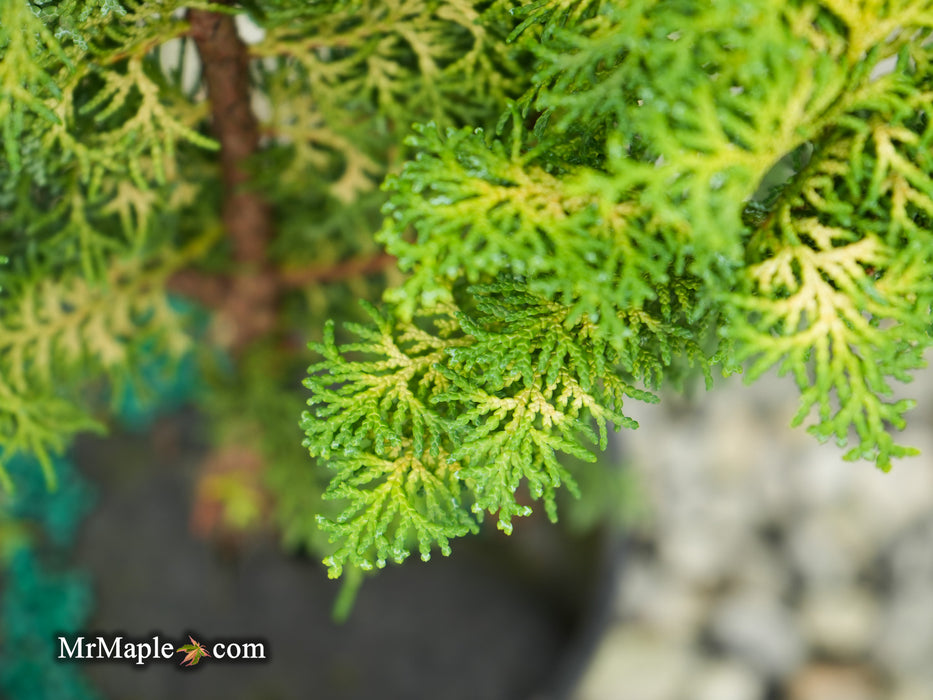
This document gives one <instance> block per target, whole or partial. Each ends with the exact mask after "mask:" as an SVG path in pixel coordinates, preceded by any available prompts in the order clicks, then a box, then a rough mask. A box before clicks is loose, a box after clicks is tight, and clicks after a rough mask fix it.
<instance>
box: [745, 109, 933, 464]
mask: <svg viewBox="0 0 933 700" xmlns="http://www.w3.org/2000/svg"><path fill="white" fill-rule="evenodd" d="M911 125H912V127H913V128H911ZM930 135H931V132H930V127H929V125H928V124H926V120H925V119H919V120H918V119H917V118H916V116H915V115H913V114H908V115H906V119H905V121H904V122H903V123H897V121H896V119H895V117H894V115H888V116H887V118H886V119H881V118H878V119H875V120H869V121H868V122H866V123H865V126H864V127H861V128H859V130H858V131H857V132H856V133H848V134H846V133H843V134H840V135H839V136H838V138H837V140H835V141H833V142H830V143H828V144H826V145H825V147H824V148H823V149H822V150H818V151H817V152H815V153H814V155H813V160H812V161H811V163H810V164H809V165H808V166H807V167H806V168H805V169H804V170H803V171H802V172H801V174H800V175H799V182H796V183H792V184H791V185H790V186H789V187H790V188H791V193H789V194H788V196H786V197H785V198H784V199H783V200H781V201H780V203H779V205H778V206H777V207H776V208H775V210H774V211H773V212H772V214H771V216H770V218H769V219H768V220H767V221H766V223H765V226H764V228H763V229H762V230H760V231H759V232H758V235H757V238H756V239H755V240H756V244H757V249H758V250H759V251H760V252H759V253H758V254H759V255H761V256H762V257H761V259H760V260H759V261H758V262H756V264H754V265H753V266H751V267H750V268H749V269H748V272H747V277H746V284H745V287H744V289H743V291H742V294H741V295H739V296H737V297H736V303H737V306H738V308H739V309H741V312H742V313H743V314H748V316H747V317H746V318H741V319H736V321H735V322H734V323H733V324H732V325H731V331H730V332H731V333H732V335H733V337H734V338H736V339H737V340H738V341H740V348H741V350H740V354H741V355H742V356H744V357H752V358H754V362H753V364H752V367H751V371H750V375H749V378H754V377H755V376H757V375H759V374H760V373H761V372H762V371H764V370H765V369H766V368H767V367H770V366H772V365H774V364H778V366H779V367H780V369H781V371H782V372H787V371H792V372H793V373H794V375H795V377H796V380H797V384H798V385H799V387H800V390H801V392H802V400H801V406H800V410H799V412H798V414H797V416H796V418H795V423H800V422H802V421H803V420H804V419H805V418H806V417H807V415H808V414H809V413H810V410H811V408H813V407H816V408H817V409H818V411H817V413H818V422H817V423H816V424H815V425H814V426H812V427H811V428H810V430H811V432H813V433H814V434H815V435H816V436H817V437H819V438H821V439H826V438H829V437H831V436H835V438H836V439H837V441H839V442H840V443H841V444H846V443H847V442H848V440H849V438H850V436H849V431H850V428H854V430H855V433H856V435H857V439H858V443H857V445H855V446H854V447H852V448H851V449H850V450H849V452H848V453H847V454H846V458H847V459H856V458H860V457H862V458H866V459H871V460H874V461H875V462H876V464H877V465H878V466H879V467H880V468H882V469H887V468H888V467H889V466H890V462H891V459H892V458H894V457H899V456H903V455H907V454H914V453H915V450H913V449H912V448H908V447H904V446H901V445H898V444H896V443H895V442H894V438H893V437H892V435H891V434H890V431H891V429H895V428H896V429H899V428H902V427H903V426H904V418H903V415H904V413H905V412H906V411H907V410H908V409H909V408H910V407H911V406H912V405H913V402H912V401H908V400H898V401H892V400H890V399H888V398H887V397H889V396H890V395H891V393H892V390H891V386H890V380H891V379H896V380H898V381H902V382H906V381H909V380H910V371H911V370H914V369H917V368H919V367H922V366H923V365H924V361H923V357H922V355H923V351H924V349H925V348H927V347H928V346H929V345H930V344H931V340H930V335H929V332H928V330H929V326H930V315H931V304H933V281H931V280H933V257H931V255H930V244H931V233H930V231H931V229H930V222H931V215H933V178H931V176H930V174H929V173H931V172H933V159H931V157H930V155H929V149H928V148H925V147H921V146H920V144H921V143H924V142H925V141H928V139H929V137H930ZM850 162H854V163H856V164H857V166H856V167H855V168H848V167H845V165H846V164H848V163H850ZM808 368H809V369H808Z"/></svg>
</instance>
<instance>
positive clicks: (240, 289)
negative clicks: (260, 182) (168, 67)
mask: <svg viewBox="0 0 933 700" xmlns="http://www.w3.org/2000/svg"><path fill="white" fill-rule="evenodd" d="M188 21H189V23H190V25H191V29H190V32H189V33H190V36H191V38H192V39H193V40H194V42H195V45H196V46H197V48H198V52H199V54H200V55H201V61H202V63H203V74H204V83H205V85H206V87H207V94H208V98H209V99H210V102H211V117H212V122H213V124H212V126H213V130H214V134H215V136H216V137H217V140H218V141H219V142H220V163H221V169H222V172H223V181H224V189H225V194H224V204H223V213H222V219H223V223H224V227H225V228H226V231H227V235H228V236H229V237H230V240H231V242H232V244H233V251H234V256H235V258H236V260H237V262H238V263H239V266H238V273H237V274H236V275H235V276H234V277H233V278H232V279H231V280H230V282H229V288H228V289H227V295H226V299H225V302H224V307H223V312H224V313H225V316H226V317H227V321H228V322H229V323H230V324H231V325H232V327H233V328H234V332H233V338H232V341H231V342H232V345H233V348H234V350H237V349H241V348H243V347H244V346H246V345H248V344H249V343H250V342H251V341H252V340H254V339H256V338H258V337H259V336H262V335H264V334H266V333H268V332H269V331H271V330H272V329H273V328H274V327H275V321H276V305H277V299H278V284H277V283H276V280H275V277H274V273H273V271H272V270H271V268H270V267H269V263H268V259H267V257H266V248H267V246H268V243H269V241H270V240H271V238H272V234H273V221H272V211H271V209H270V207H269V205H268V204H267V203H266V202H265V201H264V200H263V198H262V197H261V196H260V195H259V194H257V193H255V192H251V191H249V189H248V188H247V187H246V185H247V181H248V179H249V175H248V173H247V171H246V169H245V167H244V164H245V161H246V160H247V159H249V158H250V156H252V155H253V154H254V153H256V151H257V149H258V147H259V123H258V121H257V120H256V116H255V115H254V114H253V111H252V107H251V104H250V85H249V52H248V51H247V49H246V46H245V45H244V44H243V42H242V40H241V39H240V37H239V35H238V34H237V30H236V25H235V23H234V21H233V17H230V16H229V15H222V14H218V13H216V12H209V11H206V10H190V11H189V12H188Z"/></svg>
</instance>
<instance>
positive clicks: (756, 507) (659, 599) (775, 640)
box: [576, 371, 933, 700]
mask: <svg viewBox="0 0 933 700" xmlns="http://www.w3.org/2000/svg"><path fill="white" fill-rule="evenodd" d="M898 394H899V395H904V396H910V397H912V398H915V399H917V400H918V406H917V408H916V409H915V410H914V411H912V412H911V413H910V414H909V416H908V427H907V429H906V430H905V431H904V432H903V433H902V434H901V435H900V436H899V437H900V439H901V441H903V442H905V443H907V444H911V445H915V446H917V447H920V448H921V450H922V452H923V454H922V455H921V456H920V457H913V458H908V459H906V460H901V461H900V462H897V463H895V465H894V468H893V470H892V471H891V472H890V473H888V474H884V473H882V472H880V471H878V470H877V469H875V468H874V466H873V465H871V464H869V463H867V462H855V463H849V462H843V461H842V454H843V450H841V449H840V448H838V447H837V446H836V445H834V444H832V443H828V444H825V445H820V444H819V443H817V441H816V440H815V439H814V438H812V437H811V436H809V435H808V434H806V433H805V432H804V430H803V429H800V428H797V429H794V428H790V427H789V423H790V420H791V417H792V416H793V415H794V413H795V412H796V405H797V390H796V388H795V387H794V385H793V383H792V381H791V380H790V378H787V377H785V378H778V377H776V376H767V377H764V378H763V379H761V380H760V381H759V382H757V383H756V384H754V385H752V386H745V385H743V384H742V383H741V380H740V378H734V379H730V380H726V381H720V382H718V385H717V387H716V388H715V389H714V390H713V391H712V392H709V393H702V391H700V392H697V393H696V395H695V396H693V398H692V399H690V400H685V399H683V398H679V397H677V396H670V397H664V399H663V400H662V403H661V404H660V405H659V406H648V405H643V404H638V403H636V402H632V403H631V404H630V405H629V406H627V407H626V408H627V409H628V412H629V413H630V414H631V415H632V416H633V417H634V418H636V419H637V420H638V421H639V423H640V424H641V427H640V428H639V429H638V430H636V431H628V432H626V433H624V434H621V435H620V436H619V440H620V443H621V450H620V451H621V453H622V454H623V455H624V460H625V463H626V465H627V466H628V468H629V469H630V470H631V472H632V473H633V476H634V478H635V479H636V480H637V488H638V489H640V493H641V499H642V500H643V501H644V503H645V504H646V505H647V508H646V510H647V513H648V515H647V516H645V517H643V518H642V519H641V520H640V521H638V522H637V523H635V524H634V525H633V527H632V538H633V544H632V546H631V547H630V548H629V551H628V554H627V559H626V561H625V564H624V570H623V574H622V577H621V580H620V582H619V586H618V591H617V596H616V604H615V611H614V621H613V624H612V625H611V627H610V629H609V631H608V632H607V634H606V636H605V638H604V640H603V643H602V646H601V647H600V649H599V651H598V653H597V654H596V655H595V656H594V658H593V660H592V663H591V665H590V668H589V670H588V672H587V674H586V676H585V678H584V680H583V683H582V684H581V686H580V689H579V691H578V693H577V697H576V700H615V699H619V700H623V699H624V700H764V699H765V698H766V697H767V698H782V699H786V700H837V699H838V700H863V699H864V700H873V699H876V698H890V699H891V700H933V435H931V432H930V431H929V426H931V425H933V371H924V372H922V373H920V374H918V376H917V378H916V380H915V381H914V382H913V383H912V384H911V385H909V386H907V387H901V388H899V389H898Z"/></svg>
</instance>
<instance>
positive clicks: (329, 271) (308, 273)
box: [279, 253, 395, 287]
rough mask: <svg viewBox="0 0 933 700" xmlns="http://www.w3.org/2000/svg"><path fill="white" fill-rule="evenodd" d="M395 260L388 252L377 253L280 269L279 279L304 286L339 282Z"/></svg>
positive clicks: (296, 285) (291, 285) (365, 273)
mask: <svg viewBox="0 0 933 700" xmlns="http://www.w3.org/2000/svg"><path fill="white" fill-rule="evenodd" d="M394 262H395V257H394V256H393V255H389V253H378V254H376V255H373V256H370V257H361V258H350V259H349V260H344V261H342V262H339V263H335V264H333V265H314V266H311V267H295V268H290V269H286V270H282V272H281V273H280V275H279V279H280V280H281V282H282V284H283V285H285V286H287V287H304V286H306V285H309V284H321V283H323V282H339V281H340V280H345V279H348V278H350V277H356V276H359V275H372V274H375V273H376V272H380V271H381V270H384V269H386V268H387V267H389V266H390V265H392V263H394Z"/></svg>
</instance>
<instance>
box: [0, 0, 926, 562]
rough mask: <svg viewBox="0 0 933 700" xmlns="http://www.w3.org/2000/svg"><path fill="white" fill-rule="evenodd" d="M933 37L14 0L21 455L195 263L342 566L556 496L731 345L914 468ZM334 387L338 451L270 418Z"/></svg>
mask: <svg viewBox="0 0 933 700" xmlns="http://www.w3.org/2000/svg"><path fill="white" fill-rule="evenodd" d="M237 15H244V16H247V17H248V18H249V19H250V20H251V21H252V23H253V24H255V25H257V26H258V27H259V28H261V30H262V32H261V37H260V38H258V39H257V40H255V41H253V42H252V43H250V44H246V43H244V42H243V41H241V40H240V39H237V38H235V37H236V34H235V32H234V31H233V30H232V26H233V25H232V24H230V22H232V18H233V17H235V16H237ZM931 34H933V2H929V1H928V0H895V1H891V2H875V1H873V0H762V1H761V2H748V1H747V0H722V1H721V2H716V3H696V2H687V1H686V0H683V1H682V0H664V1H660V0H639V1H632V2H630V1H627V0H625V1H623V0H535V1H534V2H521V1H519V0H482V1H471V0H379V1H376V0H371V1H370V0H326V1H324V2H314V3H307V2H297V1H296V2H289V1H286V0H276V1H274V2H273V1H272V0H252V1H250V2H242V3H232V2H229V3H228V2H224V3H208V2H195V3H183V2H180V1H178V2H176V1H174V0H96V1H95V2H80V3H78V2H60V3H45V2H40V1H39V0H5V1H4V2H2V3H0V124H2V134H0V136H2V142H3V149H2V157H0V254H2V255H4V256H5V260H6V262H5V264H4V265H3V266H2V267H0V283H2V285H3V287H4V290H3V294H4V296H3V299H2V305H0V324H2V328H0V396H2V397H3V400H2V401H0V447H2V450H3V455H2V456H0V459H4V460H5V459H9V458H10V457H11V456H12V455H13V454H14V453H15V452H17V451H29V452H32V453H34V454H36V455H37V456H38V457H39V458H40V461H43V462H44V463H46V464H49V463H50V462H49V459H48V455H49V454H50V452H53V451H56V450H60V449H61V448H62V447H63V446H64V445H65V444H66V443H67V441H68V439H69V438H70V436H71V435H72V434H73V433H74V432H75V431H78V430H82V429H85V428H86V427H88V426H90V425H92V424H97V423H98V422H99V421H98V420H97V419H98V413H99V409H98V408H97V407H96V405H95V404H94V403H93V402H92V401H90V400H89V399H88V398H86V397H87V396H88V395H89V392H88V391H87V386H88V380H89V379H92V380H94V381H99V380H100V379H105V380H109V381H110V382H111V383H115V382H116V383H119V382H121V381H131V382H132V381H136V378H134V372H133V367H134V364H135V361H134V358H135V357H136V356H137V355H138V353H139V352H140V350H139V348H142V347H145V348H150V349H151V348H153V347H156V348H160V349H162V351H164V352H166V353H168V354H172V353H174V354H176V355H177V354H179V353H180V352H181V351H182V350H184V349H185V348H186V347H190V346H191V325H190V323H188V322H187V321H186V319H185V317H184V315H183V314H179V313H176V312H174V311H173V309H174V308H176V307H175V306H173V305H171V304H170V303H169V302H168V300H167V295H168V294H170V293H173V292H174V293H180V294H186V295H189V296H193V297H195V298H197V299H199V300H200V301H202V302H203V303H205V304H207V305H208V306H209V307H212V308H213V309H214V311H215V312H216V323H215V325H214V327H213V330H212V332H211V333H209V334H208V336H207V337H199V338H198V343H197V344H198V345H199V346H201V345H204V346H206V345H210V344H214V345H220V346H221V347H224V348H225V349H226V350H227V351H228V352H229V353H230V355H231V361H230V365H231V368H230V370H229V371H228V372H215V373H214V374H212V375H211V381H212V382H213V387H214V388H213V389H209V391H214V393H215V398H216V396H231V395H235V396H236V400H237V401H238V402H239V403H241V404H244V405H247V406H250V405H251V406H253V407H254V409H253V410H251V409H246V413H247V414H248V418H244V417H243V416H242V415H241V416H238V417H237V418H236V420H237V421H239V422H238V423H237V425H240V426H242V425H243V421H244V420H246V421H247V422H248V423H249V424H250V426H252V427H253V428H256V430H239V429H238V430H227V431H224V430H219V431H218V435H219V436H221V437H219V438H218V439H219V440H221V441H223V440H227V441H229V440H231V439H232V440H239V441H241V442H242V441H247V442H249V441H252V442H253V443H254V444H252V445H251V446H250V447H251V449H252V448H254V449H255V450H257V451H258V452H261V453H263V454H264V455H265V460H266V463H267V466H268V471H269V473H270V475H271V477H270V480H269V483H270V488H272V489H273V490H274V491H276V492H277V493H278V495H279V497H280V498H279V502H280V504H281V509H280V517H281V522H282V524H283V527H284V530H285V532H286V534H287V536H288V537H289V538H290V539H292V540H298V541H304V542H316V543H317V544H316V546H318V549H320V548H321V546H319V545H320V542H319V541H318V540H317V539H316V537H315V536H314V535H312V534H311V528H310V527H309V524H310V523H312V522H313V521H317V522H319V523H320V526H321V527H322V529H323V530H324V532H325V533H327V534H328V536H329V540H330V543H329V544H326V545H323V548H324V549H327V552H326V554H327V558H326V561H327V564H328V566H329V568H330V573H331V575H334V576H339V575H340V574H341V572H342V571H343V570H344V569H345V567H347V566H350V567H355V568H362V569H370V568H373V567H380V566H384V565H385V564H386V562H387V561H390V560H391V561H401V560H403V559H405V558H406V557H407V556H408V555H409V554H410V553H411V552H412V551H417V552H418V553H419V554H420V555H421V557H422V558H425V559H427V558H428V557H430V555H431V553H432V551H433V550H434V548H435V547H436V548H438V549H439V550H440V551H441V552H443V553H445V554H446V553H447V552H448V551H449V550H450V540H451V539H453V538H455V537H459V536H462V535H465V534H467V533H469V532H473V531H476V530H477V528H478V526H479V524H480V522H481V520H482V518H483V517H484V514H487V513H488V514H491V515H493V516H494V517H495V518H496V519H497V522H498V525H499V527H500V528H502V529H504V530H506V531H510V530H511V528H512V527H513V520H514V518H516V517H518V516H523V515H527V514H528V513H529V512H530V511H531V507H532V505H533V504H534V503H535V502H538V501H540V502H541V503H542V504H543V507H544V509H545V510H546V511H547V513H548V514H549V515H550V516H551V517H552V518H556V515H557V513H556V502H555V495H556V493H557V492H558V490H559V489H561V488H568V489H570V490H571V491H573V490H575V489H576V486H575V484H574V480H573V478H572V475H571V474H570V472H569V471H568V469H567V468H566V466H565V460H563V457H565V456H573V457H576V458H580V459H584V460H589V461H592V460H594V459H595V453H596V452H597V451H598V450H599V449H601V448H604V447H605V445H606V441H607V435H608V431H609V430H612V429H615V428H618V427H628V428H634V427H636V426H635V423H634V421H633V420H632V419H631V418H629V417H627V416H626V411H625V406H624V404H625V403H626V402H627V401H633V400H634V401H656V400H657V396H658V391H659V390H660V389H661V388H663V387H664V386H666V385H671V386H673V387H675V388H678V387H681V386H683V383H684V382H685V381H687V380H689V378H690V376H691V375H692V374H696V373H699V374H702V375H703V376H704V378H705V381H706V384H707V386H710V385H711V384H712V382H713V374H714V371H716V372H725V373H732V372H736V371H740V370H743V369H744V370H745V371H746V378H747V379H748V380H749V381H751V380H754V379H755V378H756V377H758V376H760V375H761V374H762V373H763V372H765V371H767V370H768V369H769V368H772V367H776V368H777V370H778V371H779V372H781V373H790V374H792V375H793V377H794V379H795V380H796V383H797V385H798V386H799V389H800V394H801V401H800V410H799V412H798V414H797V416H796V418H795V420H794V422H795V423H797V424H799V423H804V422H807V423H808V424H809V428H808V429H809V431H810V432H811V433H813V434H814V435H815V436H816V437H817V438H819V439H821V440H825V439H829V438H835V440H836V441H837V442H838V443H839V444H840V445H843V446H845V447H846V448H847V451H846V452H845V453H844V456H845V458H846V459H866V460H869V461H871V462H874V463H875V464H876V465H877V466H878V467H879V468H881V469H885V470H886V469H888V468H889V467H890V465H891V462H892V460H893V459H894V458H897V457H901V456H905V455H908V454H913V453H914V450H913V449H912V448H910V447H907V446H904V445H901V444H899V443H898V442H897V441H896V438H895V436H894V434H893V431H895V430H896V429H899V428H901V427H903V425H904V422H905V413H906V411H907V410H908V409H909V408H910V405H911V402H910V401H907V400H895V399H893V398H892V393H893V382H894V381H897V382H907V381H909V380H910V374H911V371H912V370H915V369H917V368H919V367H921V366H922V365H923V353H924V350H925V349H926V347H927V346H928V345H929V343H930V328H931V318H930V310H931V303H933V281H931V280H933V240H931V235H933V233H931V231H933V225H931V222H933V150H931V147H933V125H931V120H930V114H931V109H933V64H931V61H933V36H931ZM223 37H227V38H226V39H224V38H223ZM231 37H233V38H231ZM224 42H226V43H224ZM225 57H226V58H225ZM221 59H224V60H226V59H229V61H228V63H227V64H224V66H225V67H221V66H220V65H219V63H218V61H220V60H221ZM198 61H201V62H203V64H204V65H203V69H204V70H203V72H202V71H200V70H198V69H197V68H195V69H194V70H192V69H191V66H192V65H194V66H197V65H198ZM224 71H228V72H229V71H233V72H234V73H235V75H234V74H229V75H227V77H229V78H230V80H227V81H225V80H224V76H225V73H224ZM237 71H239V72H238V73H237ZM199 76H203V77H199ZM221 104H227V105H232V107H231V109H230V110H226V111H225V110H224V109H220V108H219V107H218V105H221ZM250 104H251V105H252V106H253V111H252V112H250V110H249V109H248V108H249V105H250ZM237 109H239V110H240V111H239V112H236V110H237ZM244 110H245V111H244ZM234 112H235V113H237V114H240V115H241V117H242V118H241V117H237V119H236V120H233V118H231V117H229V114H232V113H234ZM244 114H245V115H246V116H242V115H244ZM225 115H226V116H225ZM412 124H414V125H415V126H414V128H413V129H412V128H410V127H411V125H412ZM380 183H382V187H381V188H380V187H379V184H380ZM244 212H249V214H248V215H247V214H245V213H244ZM380 222H381V223H380ZM374 234H375V235H374ZM380 246H381V247H382V250H380ZM400 273H401V274H400ZM380 294H381V301H379V297H380ZM360 297H362V298H368V299H370V300H371V301H373V302H375V303H374V305H366V314H365V317H361V316H360V314H359V312H358V308H359V304H358V303H357V301H356V299H358V298H360ZM114 298H119V299H120V302H119V303H103V301H102V300H105V299H114ZM326 317H331V318H336V319H337V321H338V322H336V323H332V322H327V323H324V321H323V319H324V318H326ZM247 318H249V319H252V321H250V322H247V321H246V320H245V319H247ZM321 329H323V330H321ZM296 332H298V333H301V334H304V335H305V336H307V335H310V337H311V338H312V339H313V341H314V342H313V350H314V353H315V357H314V359H313V360H312V364H311V366H310V368H308V372H307V378H306V380H305V385H306V387H307V389H309V390H310V392H311V393H310V398H308V395H307V394H304V395H302V394H300V392H299V391H297V390H296V387H295V382H294V381H292V380H290V379H289V378H283V377H282V374H283V367H289V366H292V364H294V363H300V362H304V363H305V366H307V356H306V355H303V354H302V353H301V352H300V351H297V352H296V351H295V349H294V346H295V343H294V342H292V341H291V338H292V337H293V336H294V334H295V333H296ZM207 357H210V358H213V360H212V361H214V362H216V353H214V354H210V353H209V354H207ZM263 368H266V369H267V370H268V371H267V372H266V373H265V374H264V370H263ZM284 373H285V374H287V372H284ZM263 376H268V377H269V380H268V381H267V382H264V381H263V380H262V377H263ZM208 384H209V385H211V382H208ZM97 393H99V392H97ZM90 394H91V395H95V394H94V392H90ZM303 401H307V403H308V408H307V410H306V411H305V412H304V413H303V415H302V417H301V429H302V430H303V432H304V435H305V438H304V447H305V448H306V450H307V451H308V452H310V455H311V457H312V459H311V461H309V460H308V458H307V453H305V455H304V456H296V455H295V454H294V450H293V449H292V448H294V446H295V444H296V443H297V442H298V441H300V434H298V435H297V436H296V435H291V434H290V433H289V432H288V431H283V430H282V429H281V427H280V426H278V425H271V421H272V420H273V419H278V417H279V416H280V415H281V407H283V406H285V407H287V406H292V407H296V408H295V413H298V411H299V409H298V408H297V406H298V405H300V404H301V403H302V402H303ZM222 403H223V402H219V401H217V400H211V399H210V398H209V399H208V400H207V401H206V403H205V405H206V406H208V407H210V406H214V407H215V409H214V410H213V413H214V416H215V419H216V420H217V421H218V422H219V423H220V424H223V423H224V422H225V421H227V422H229V421H231V420H233V418H232V417H231V412H230V411H229V409H226V410H225V409H223V408H220V409H217V408H216V407H217V406H219V405H220V404H222ZM258 406H263V407H270V409H269V410H266V409H265V408H263V409H262V410H260V409H258V408H256V407H258ZM272 407H275V408H272ZM233 433H235V434H236V435H235V437H233V438H231V437H230V435H231V434H233ZM223 436H226V437H223ZM257 436H259V437H257ZM271 436H275V437H271ZM0 473H2V472H0ZM49 474H50V479H51V470H49ZM309 475H310V476H309ZM318 475H325V476H324V478H319V476H318ZM324 481H326V482H328V484H327V485H326V486H323V485H322V482H324ZM299 484H300V485H301V488H300V489H299V488H297V486H298V485H299ZM322 489H323V491H324V493H323V498H324V500H323V501H321V500H320V499H319V498H318V497H319V496H320V493H319V491H320V490H322ZM310 492H314V494H315V495H314V496H313V497H312V496H308V497H307V499H306V500H304V496H302V495H300V494H305V493H310ZM524 492H527V497H526V496H523V495H522V494H523V493H524ZM530 504H531V505H530Z"/></svg>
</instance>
